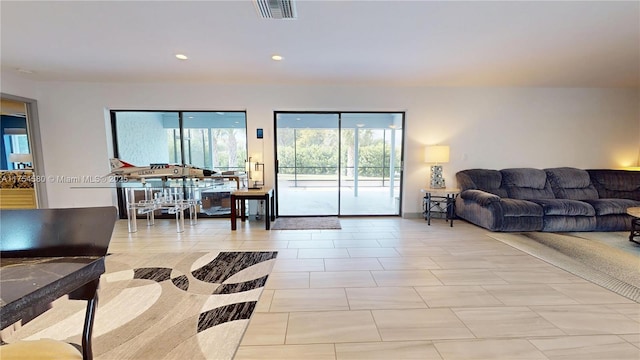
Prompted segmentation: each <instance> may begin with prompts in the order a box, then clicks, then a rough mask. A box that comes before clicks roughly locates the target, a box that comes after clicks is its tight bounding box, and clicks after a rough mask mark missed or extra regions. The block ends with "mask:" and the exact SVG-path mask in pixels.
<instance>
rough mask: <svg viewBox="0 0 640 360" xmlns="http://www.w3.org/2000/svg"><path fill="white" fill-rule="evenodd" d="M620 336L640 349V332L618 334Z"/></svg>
mask: <svg viewBox="0 0 640 360" xmlns="http://www.w3.org/2000/svg"><path fill="white" fill-rule="evenodd" d="M618 336H620V338H622V339H624V340H625V341H627V342H628V343H630V344H632V345H634V346H635V347H637V348H638V349H640V334H626V335H618Z"/></svg>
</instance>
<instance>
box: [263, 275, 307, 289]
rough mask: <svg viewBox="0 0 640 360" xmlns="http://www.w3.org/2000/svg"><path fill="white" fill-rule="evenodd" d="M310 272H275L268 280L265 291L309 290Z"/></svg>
mask: <svg viewBox="0 0 640 360" xmlns="http://www.w3.org/2000/svg"><path fill="white" fill-rule="evenodd" d="M307 288H309V273H308V272H303V271H300V272H273V273H271V274H270V275H269V277H268V278H267V284H266V285H265V289H307Z"/></svg>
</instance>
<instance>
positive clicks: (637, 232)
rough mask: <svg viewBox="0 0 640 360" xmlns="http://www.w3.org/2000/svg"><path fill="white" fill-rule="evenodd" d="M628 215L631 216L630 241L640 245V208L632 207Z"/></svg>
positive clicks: (628, 210)
mask: <svg viewBox="0 0 640 360" xmlns="http://www.w3.org/2000/svg"><path fill="white" fill-rule="evenodd" d="M627 214H629V215H631V216H632V218H631V233H630V234H629V241H633V242H634V243H638V244H640V240H636V239H635V238H640V207H630V208H628V209H627Z"/></svg>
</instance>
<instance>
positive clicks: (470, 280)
mask: <svg viewBox="0 0 640 360" xmlns="http://www.w3.org/2000/svg"><path fill="white" fill-rule="evenodd" d="M431 273H432V274H433V275H435V276H436V277H437V278H438V279H439V280H440V281H441V282H442V283H443V284H445V285H494V284H507V282H506V281H505V280H504V279H502V278H500V277H498V276H497V275H496V274H494V273H493V272H491V271H489V270H483V269H480V270H477V269H462V270H458V269H448V270H435V269H434V270H431Z"/></svg>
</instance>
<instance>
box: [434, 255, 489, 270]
mask: <svg viewBox="0 0 640 360" xmlns="http://www.w3.org/2000/svg"><path fill="white" fill-rule="evenodd" d="M431 259H432V260H433V261H434V262H435V263H436V264H438V266H439V267H440V268H441V269H491V268H495V267H496V266H495V265H494V264H493V263H491V262H490V261H487V260H484V259H483V258H481V257H477V256H455V255H435V256H431Z"/></svg>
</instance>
